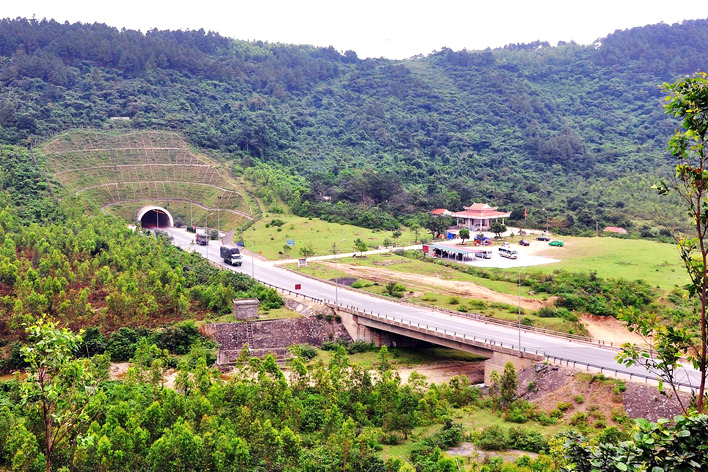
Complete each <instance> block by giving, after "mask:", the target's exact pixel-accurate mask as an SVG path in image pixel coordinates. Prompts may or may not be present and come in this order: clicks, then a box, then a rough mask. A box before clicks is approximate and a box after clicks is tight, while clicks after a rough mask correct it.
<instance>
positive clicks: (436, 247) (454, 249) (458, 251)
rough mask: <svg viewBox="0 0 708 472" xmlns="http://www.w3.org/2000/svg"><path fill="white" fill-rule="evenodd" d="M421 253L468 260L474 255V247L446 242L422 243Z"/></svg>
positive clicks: (473, 257)
mask: <svg viewBox="0 0 708 472" xmlns="http://www.w3.org/2000/svg"><path fill="white" fill-rule="evenodd" d="M423 253H424V254H427V255H429V256H432V257H441V258H445V259H453V260H455V261H470V260H474V259H475V257H476V249H475V248H472V247H461V246H454V245H448V244H432V243H431V244H423Z"/></svg>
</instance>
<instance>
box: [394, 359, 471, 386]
mask: <svg viewBox="0 0 708 472" xmlns="http://www.w3.org/2000/svg"><path fill="white" fill-rule="evenodd" d="M412 372H417V373H419V374H422V375H425V376H426V377H427V378H428V382H430V383H435V384H442V383H445V382H448V381H449V380H450V379H451V378H453V377H455V376H458V375H465V376H467V378H468V379H469V381H470V382H471V383H472V384H478V383H482V382H484V362H436V363H434V364H425V365H417V366H415V367H399V368H398V374H399V375H400V376H401V380H402V381H403V382H407V381H408V377H410V375H411V373H412Z"/></svg>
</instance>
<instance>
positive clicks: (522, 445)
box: [509, 426, 548, 452]
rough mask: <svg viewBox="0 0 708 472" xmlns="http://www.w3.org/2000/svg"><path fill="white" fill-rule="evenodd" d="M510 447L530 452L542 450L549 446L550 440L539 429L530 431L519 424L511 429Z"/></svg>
mask: <svg viewBox="0 0 708 472" xmlns="http://www.w3.org/2000/svg"><path fill="white" fill-rule="evenodd" d="M509 447H511V448H513V449H519V450H521V451H528V452H541V451H543V450H545V449H546V447H548V442H547V441H546V439H545V438H544V437H543V435H542V434H541V433H539V432H538V431H529V430H527V429H525V428H522V427H520V426H517V427H516V428H511V429H510V430H509Z"/></svg>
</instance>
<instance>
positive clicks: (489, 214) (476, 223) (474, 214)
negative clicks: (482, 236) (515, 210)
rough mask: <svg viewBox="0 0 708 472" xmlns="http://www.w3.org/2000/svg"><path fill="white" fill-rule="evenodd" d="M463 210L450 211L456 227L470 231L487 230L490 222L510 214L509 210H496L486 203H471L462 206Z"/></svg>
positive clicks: (490, 224)
mask: <svg viewBox="0 0 708 472" xmlns="http://www.w3.org/2000/svg"><path fill="white" fill-rule="evenodd" d="M464 208H465V209H464V210H463V211H458V212H457V213H452V214H451V215H450V216H452V217H453V218H455V220H456V221H457V223H456V225H457V226H458V227H465V228H469V230H470V231H489V230H490V229H491V226H492V223H494V222H496V221H499V220H501V223H502V224H504V219H505V218H509V217H510V216H511V212H506V211H498V210H497V207H492V206H489V205H487V204H486V203H473V204H472V206H468V207H464Z"/></svg>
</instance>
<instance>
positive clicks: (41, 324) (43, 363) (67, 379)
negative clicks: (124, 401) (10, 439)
mask: <svg viewBox="0 0 708 472" xmlns="http://www.w3.org/2000/svg"><path fill="white" fill-rule="evenodd" d="M26 331H27V334H28V336H29V341H30V345H29V346H27V347H24V348H22V354H23V355H24V356H25V360H26V361H27V363H28V364H29V368H28V369H27V378H26V380H25V381H24V383H23V384H22V388H21V390H20V392H21V395H22V396H21V398H22V400H21V401H22V406H23V407H24V408H27V409H28V410H30V411H32V410H35V411H36V412H37V413H38V414H39V417H40V420H41V425H42V427H43V431H44V458H45V462H46V470H47V472H49V471H50V470H51V464H52V454H53V452H54V450H55V448H57V447H58V446H60V445H62V444H63V443H65V442H67V441H68V440H69V439H70V438H71V437H72V435H74V434H76V429H77V428H79V427H80V426H81V425H86V424H87V423H88V421H89V420H90V419H91V417H92V413H93V412H91V411H89V409H88V408H87V407H88V405H89V402H90V400H91V398H92V397H93V396H95V395H96V394H97V393H98V392H99V386H98V382H99V381H100V380H101V379H102V377H103V375H101V374H102V373H105V372H107V369H97V368H96V366H95V365H93V364H92V362H91V361H90V360H88V359H74V357H73V354H74V352H75V351H76V349H77V347H78V345H79V343H80V342H81V335H77V334H74V333H72V332H71V331H69V330H67V329H66V328H58V327H57V326H56V324H55V323H53V322H51V321H47V320H46V319H45V318H41V319H40V320H39V321H37V323H36V324H34V325H32V326H29V327H28V328H27V329H26ZM101 371H103V372H101ZM20 452H21V451H20ZM40 460H41V459H40ZM14 465H15V463H14V460H13V466H14Z"/></svg>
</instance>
